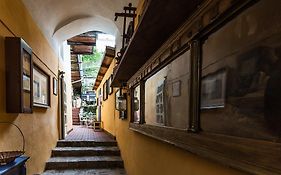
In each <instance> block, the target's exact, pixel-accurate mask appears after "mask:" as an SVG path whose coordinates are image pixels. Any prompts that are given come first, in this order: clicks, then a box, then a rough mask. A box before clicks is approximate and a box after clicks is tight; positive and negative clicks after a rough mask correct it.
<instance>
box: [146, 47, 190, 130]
mask: <svg viewBox="0 0 281 175" xmlns="http://www.w3.org/2000/svg"><path fill="white" fill-rule="evenodd" d="M189 81H190V51H187V52H185V53H183V54H182V55H181V56H179V57H178V58H176V59H175V60H174V61H172V62H171V63H170V64H168V65H167V66H165V67H164V68H162V69H161V70H160V71H158V72H157V73H156V74H154V75H153V76H152V77H150V78H149V79H148V80H147V81H146V82H145V121H146V124H151V125H159V126H169V127H174V128H179V129H187V127H188V118H189V115H188V114H189Z"/></svg>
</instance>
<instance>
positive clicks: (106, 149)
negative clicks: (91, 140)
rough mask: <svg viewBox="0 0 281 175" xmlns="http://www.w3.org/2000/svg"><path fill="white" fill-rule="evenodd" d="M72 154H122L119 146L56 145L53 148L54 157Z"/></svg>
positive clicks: (70, 155)
mask: <svg viewBox="0 0 281 175" xmlns="http://www.w3.org/2000/svg"><path fill="white" fill-rule="evenodd" d="M72 156H120V150H119V149H118V147H116V146H114V147H110V146H97V147H56V148H54V149H53V150H52V157H72Z"/></svg>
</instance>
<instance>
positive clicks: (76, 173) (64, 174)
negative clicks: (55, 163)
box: [42, 169, 126, 175]
mask: <svg viewBox="0 0 281 175" xmlns="http://www.w3.org/2000/svg"><path fill="white" fill-rule="evenodd" d="M42 175H126V172H125V170H124V169H83V170H78V169H77V170H48V171H45V172H44V173H43V174H42Z"/></svg>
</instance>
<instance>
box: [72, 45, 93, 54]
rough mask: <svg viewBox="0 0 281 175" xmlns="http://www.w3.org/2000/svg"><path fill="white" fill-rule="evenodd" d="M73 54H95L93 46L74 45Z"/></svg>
mask: <svg viewBox="0 0 281 175" xmlns="http://www.w3.org/2000/svg"><path fill="white" fill-rule="evenodd" d="M71 54H83V55H90V54H93V46H86V45H73V46H71Z"/></svg>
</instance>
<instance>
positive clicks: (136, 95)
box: [132, 85, 141, 123]
mask: <svg viewBox="0 0 281 175" xmlns="http://www.w3.org/2000/svg"><path fill="white" fill-rule="evenodd" d="M140 93H141V92H140V85H138V86H137V87H136V88H134V90H133V103H132V104H133V106H132V108H133V109H132V110H133V116H134V119H133V121H134V122H135V123H139V122H140V115H141V114H140V97H141V94H140Z"/></svg>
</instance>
